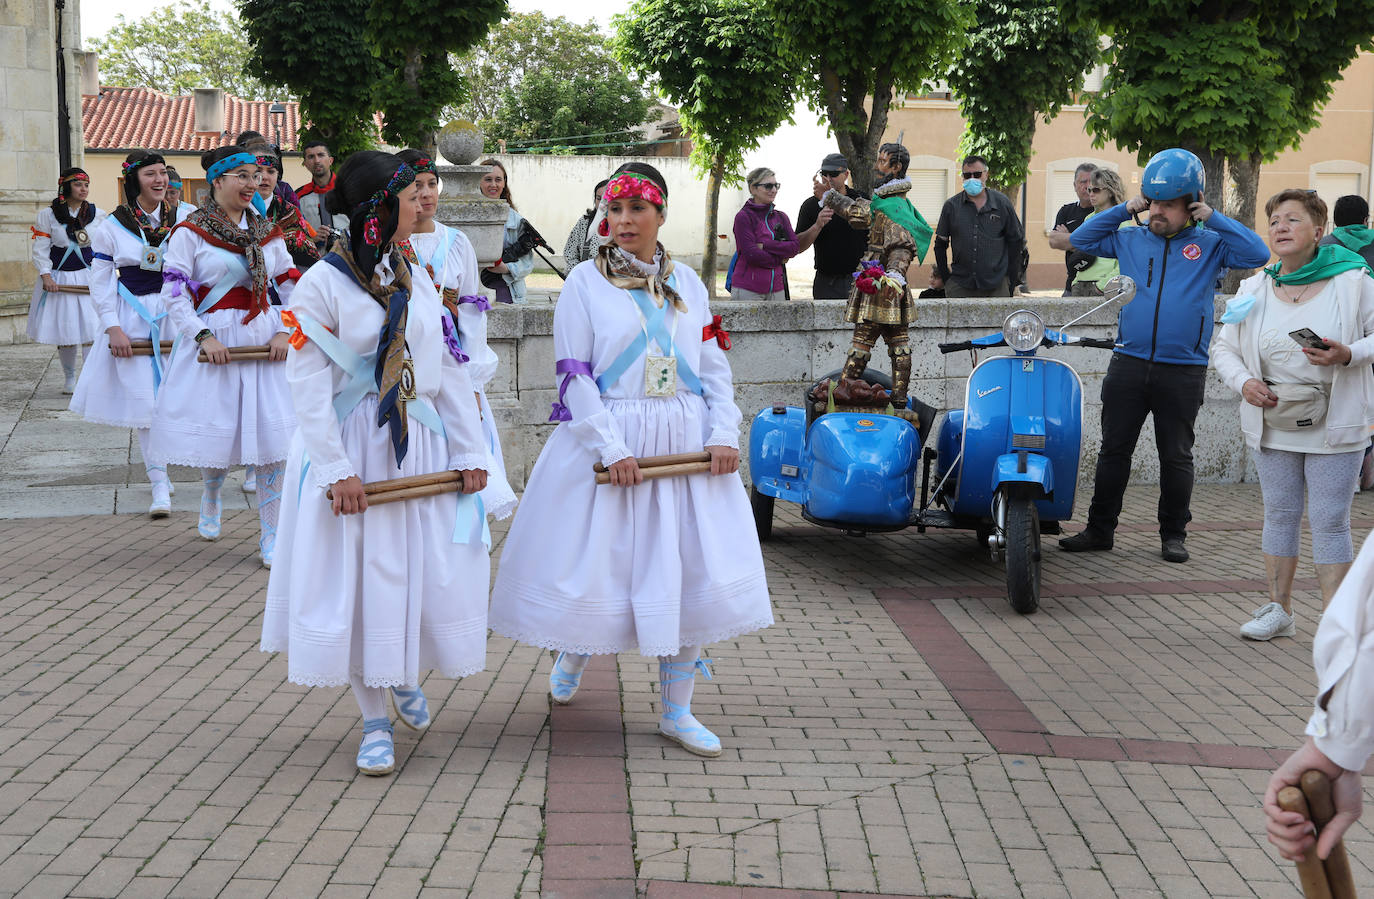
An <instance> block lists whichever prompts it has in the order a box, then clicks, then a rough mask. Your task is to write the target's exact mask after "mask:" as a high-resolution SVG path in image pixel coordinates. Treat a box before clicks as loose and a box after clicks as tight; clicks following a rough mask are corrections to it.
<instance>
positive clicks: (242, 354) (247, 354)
mask: <svg viewBox="0 0 1374 899" xmlns="http://www.w3.org/2000/svg"><path fill="white" fill-rule="evenodd" d="M129 345H130V346H131V347H133V350H134V355H135V356H151V355H152V354H153V342H152V341H151V340H131V341H129ZM158 347H159V350H158V352H159V353H170V352H171V351H172V341H170V340H163V341H160V342H159V343H158ZM271 354H272V348H271V347H269V346H267V345H265V344H264V345H260V346H231V347H229V361H230V362H267V361H270V360H271ZM196 361H198V362H209V361H210V357H209V356H206V355H205V350H201V351H200V352H199V353H198V354H196Z"/></svg>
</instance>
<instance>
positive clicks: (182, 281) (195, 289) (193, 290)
mask: <svg viewBox="0 0 1374 899" xmlns="http://www.w3.org/2000/svg"><path fill="white" fill-rule="evenodd" d="M162 283H163V284H175V285H176V286H175V287H174V288H173V289H172V296H174V297H177V296H181V295H183V294H184V295H185V296H186V299H188V300H190V301H191V303H192V304H194V303H195V302H196V298H197V296H198V294H199V293H200V289H201V288H202V287H204V286H205V285H203V284H202V283H201V282H199V281H192V280H191V278H190V276H189V275H187V274H186V273H185V272H179V271H177V270H176V269H174V268H164V269H163V270H162Z"/></svg>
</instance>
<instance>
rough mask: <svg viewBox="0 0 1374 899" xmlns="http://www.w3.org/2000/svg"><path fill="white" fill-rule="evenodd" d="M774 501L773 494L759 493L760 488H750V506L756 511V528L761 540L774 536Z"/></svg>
mask: <svg viewBox="0 0 1374 899" xmlns="http://www.w3.org/2000/svg"><path fill="white" fill-rule="evenodd" d="M773 503H774V499H773V497H771V496H765V495H764V494H762V493H759V491H758V488H757V487H754V486H750V488H749V508H751V509H753V511H754V529H755V530H756V531H758V534H759V540H761V541H762V540H767V539H768V538H769V537H771V536H773Z"/></svg>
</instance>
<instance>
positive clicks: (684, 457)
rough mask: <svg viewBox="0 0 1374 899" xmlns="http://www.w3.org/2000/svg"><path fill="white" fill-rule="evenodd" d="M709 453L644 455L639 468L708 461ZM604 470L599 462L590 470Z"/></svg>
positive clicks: (709, 458)
mask: <svg viewBox="0 0 1374 899" xmlns="http://www.w3.org/2000/svg"><path fill="white" fill-rule="evenodd" d="M710 461H711V454H710V453H708V452H705V451H704V450H703V451H702V452H699V453H674V454H672V455H668V456H645V457H644V458H643V459H639V460H638V462H639V467H640V468H658V467H659V466H660V465H680V464H681V463H683V462H710ZM605 470H606V466H604V465H602V464H601V463H600V462H598V463H596V464H595V465H593V466H592V471H595V472H597V473H600V472H603V471H605Z"/></svg>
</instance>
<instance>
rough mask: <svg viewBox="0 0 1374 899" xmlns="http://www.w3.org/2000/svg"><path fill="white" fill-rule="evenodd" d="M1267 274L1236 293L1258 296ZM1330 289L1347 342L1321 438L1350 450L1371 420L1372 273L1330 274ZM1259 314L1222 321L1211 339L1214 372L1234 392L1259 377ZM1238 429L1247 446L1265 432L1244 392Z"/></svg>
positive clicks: (1361, 441)
mask: <svg viewBox="0 0 1374 899" xmlns="http://www.w3.org/2000/svg"><path fill="white" fill-rule="evenodd" d="M1268 277H1269V276H1268V275H1266V274H1264V272H1258V273H1256V274H1254V275H1252V276H1251V277H1249V278H1246V279H1245V280H1244V281H1243V282H1241V285H1240V290H1239V292H1238V293H1237V296H1241V295H1244V294H1250V295H1251V296H1254V297H1260V296H1261V295H1262V294H1263V293H1264V292H1265V283H1264V279H1265V278H1268ZM1331 290H1332V291H1333V297H1334V299H1335V302H1336V315H1337V317H1338V319H1339V321H1340V334H1339V335H1338V336H1337V339H1338V340H1339V341H1340V342H1341V343H1343V344H1345V345H1346V346H1348V347H1350V362H1349V364H1347V365H1337V366H1333V371H1334V377H1333V379H1332V382H1331V401H1330V405H1329V406H1328V408H1327V413H1326V442H1327V444H1328V445H1330V446H1332V447H1342V446H1348V447H1350V449H1351V450H1352V451H1353V450H1356V449H1361V448H1363V447H1364V445H1365V444H1366V443H1368V442H1369V428H1370V426H1371V425H1374V370H1371V368H1370V363H1371V362H1374V336H1372V335H1374V278H1371V277H1369V276H1368V275H1367V274H1365V272H1364V270H1363V269H1352V270H1350V271H1346V272H1341V273H1340V274H1339V275H1336V276H1335V277H1334V278H1332V279H1331ZM1259 302H1261V301H1260V300H1257V301H1256V303H1257V304H1258V303H1259ZM1258 319H1259V316H1257V315H1255V314H1254V312H1253V311H1252V312H1251V314H1250V315H1249V316H1247V317H1246V318H1245V319H1244V320H1243V321H1240V322H1237V323H1234V324H1226V325H1223V326H1222V328H1221V330H1220V331H1219V332H1218V333H1217V338H1216V340H1215V341H1214V342H1213V343H1212V361H1213V363H1214V364H1215V365H1216V369H1217V374H1218V375H1220V376H1221V379H1222V381H1224V382H1225V383H1226V386H1227V387H1230V388H1231V389H1232V390H1234V391H1235V392H1236V393H1241V392H1242V389H1243V388H1244V386H1245V382H1246V381H1248V380H1250V379H1251V378H1259V379H1261V380H1263V376H1262V375H1261V374H1260V356H1259V338H1260V334H1259V330H1260V329H1259V323H1258ZM1240 429H1241V432H1242V433H1244V434H1245V442H1246V443H1247V444H1249V445H1250V447H1251V448H1252V449H1259V445H1260V437H1261V435H1262V434H1263V432H1264V410H1263V409H1261V408H1260V407H1259V406H1252V405H1251V404H1250V403H1248V402H1246V401H1245V399H1244V398H1243V397H1242V399H1241V401H1240Z"/></svg>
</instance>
